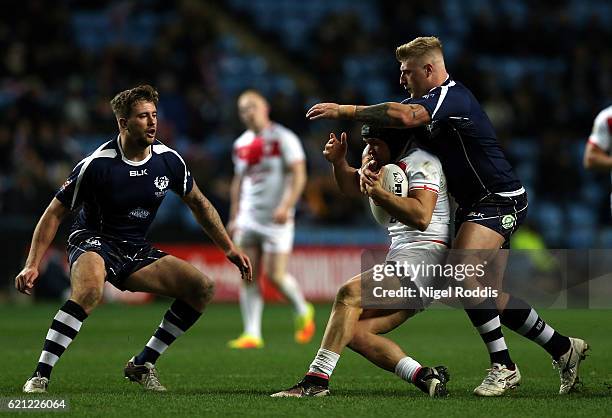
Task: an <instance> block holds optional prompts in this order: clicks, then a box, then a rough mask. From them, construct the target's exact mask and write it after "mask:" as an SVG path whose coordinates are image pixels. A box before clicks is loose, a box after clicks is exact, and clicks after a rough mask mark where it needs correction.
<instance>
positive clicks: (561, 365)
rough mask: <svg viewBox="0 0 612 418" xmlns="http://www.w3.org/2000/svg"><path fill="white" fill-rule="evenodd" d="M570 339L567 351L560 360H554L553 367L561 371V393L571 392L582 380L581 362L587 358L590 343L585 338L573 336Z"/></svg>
mask: <svg viewBox="0 0 612 418" xmlns="http://www.w3.org/2000/svg"><path fill="white" fill-rule="evenodd" d="M569 339H570V343H571V345H570V349H569V350H567V353H565V354H563V355H562V356H561V357H559V360H553V367H554V368H555V369H557V370H558V371H559V378H560V379H561V387H560V388H559V395H565V394H567V393H569V392H570V391H571V390H572V389H573V388H574V386H576V384H577V383H578V382H579V381H580V378H579V376H578V369H579V367H580V362H581V361H582V360H584V359H585V358H586V354H585V353H586V352H587V350H588V349H589V345H588V344H587V343H586V342H585V341H584V340H581V339H580V338H572V337H569Z"/></svg>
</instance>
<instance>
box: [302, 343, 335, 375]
mask: <svg viewBox="0 0 612 418" xmlns="http://www.w3.org/2000/svg"><path fill="white" fill-rule="evenodd" d="M339 359H340V354H337V353H334V352H333V351H329V350H326V349H324V348H320V349H319V351H317V355H316V356H315V358H314V360H313V361H312V363H310V367H309V368H308V373H323V374H326V375H327V376H328V377H330V376H331V375H332V373H333V372H334V369H335V368H336V363H338V360H339Z"/></svg>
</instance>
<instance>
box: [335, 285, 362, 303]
mask: <svg viewBox="0 0 612 418" xmlns="http://www.w3.org/2000/svg"><path fill="white" fill-rule="evenodd" d="M360 302H361V289H360V288H359V283H357V282H349V283H345V284H343V285H342V286H341V287H340V289H339V290H338V293H337V294H336V303H340V304H342V305H347V306H359V305H360Z"/></svg>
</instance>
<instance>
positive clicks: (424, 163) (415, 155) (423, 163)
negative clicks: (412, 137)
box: [389, 148, 450, 250]
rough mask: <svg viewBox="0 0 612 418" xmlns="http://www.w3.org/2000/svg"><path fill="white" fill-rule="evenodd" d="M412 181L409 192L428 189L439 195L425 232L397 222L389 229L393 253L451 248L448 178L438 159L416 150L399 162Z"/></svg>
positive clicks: (418, 149)
mask: <svg viewBox="0 0 612 418" xmlns="http://www.w3.org/2000/svg"><path fill="white" fill-rule="evenodd" d="M397 165H399V166H400V167H401V168H402V169H403V170H404V171H405V173H406V177H408V190H415V189H425V190H430V191H432V192H434V193H437V194H438V200H437V201H436V206H435V208H434V212H433V216H432V217H431V223H430V224H429V226H428V227H427V229H426V230H425V231H419V230H418V229H416V228H413V227H411V226H407V225H404V224H402V223H400V222H399V221H398V222H397V224H396V225H393V226H390V227H389V235H390V236H391V247H390V250H394V249H401V248H408V247H410V248H412V247H414V246H415V244H417V243H421V242H422V243H427V242H437V243H441V244H442V243H443V244H446V245H448V246H450V229H449V227H450V203H449V200H448V191H447V188H446V177H445V176H444V172H443V171H442V164H441V163H440V160H439V159H438V157H436V156H435V155H433V154H430V153H428V152H427V151H424V150H422V149H420V148H413V149H411V150H410V151H408V154H407V155H406V156H404V157H403V158H402V159H401V160H399V161H398V162H397Z"/></svg>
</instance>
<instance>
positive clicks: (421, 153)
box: [400, 148, 441, 168]
mask: <svg viewBox="0 0 612 418" xmlns="http://www.w3.org/2000/svg"><path fill="white" fill-rule="evenodd" d="M426 161H432V162H434V163H435V164H441V163H440V159H439V158H438V157H436V156H435V155H433V154H432V153H430V152H428V151H425V150H424V149H422V148H413V149H411V150H410V151H408V153H407V154H406V155H405V156H404V157H403V158H402V159H400V162H403V163H404V164H406V165H407V166H408V167H407V168H410V166H411V165H413V166H414V165H416V164H420V163H424V162H426Z"/></svg>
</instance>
